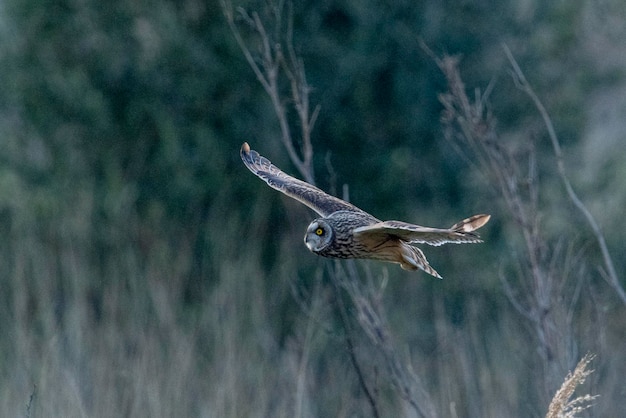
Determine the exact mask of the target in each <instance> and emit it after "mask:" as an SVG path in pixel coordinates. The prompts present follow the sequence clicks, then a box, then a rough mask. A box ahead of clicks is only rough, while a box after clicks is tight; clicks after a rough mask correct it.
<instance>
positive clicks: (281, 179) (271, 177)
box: [241, 142, 362, 216]
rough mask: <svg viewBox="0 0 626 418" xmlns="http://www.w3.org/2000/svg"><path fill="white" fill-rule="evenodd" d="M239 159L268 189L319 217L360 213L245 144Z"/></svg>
mask: <svg viewBox="0 0 626 418" xmlns="http://www.w3.org/2000/svg"><path fill="white" fill-rule="evenodd" d="M241 159H242V160H243V163H244V164H245V165H246V167H248V169H249V170H250V171H252V172H253V173H254V174H256V175H257V176H258V177H260V178H261V179H262V180H264V181H265V182H266V183H267V184H268V185H269V186H270V187H272V188H274V189H276V190H278V191H279V192H283V193H284V194H286V195H287V196H289V197H292V198H294V199H296V200H297V201H299V202H301V203H304V204H305V205H307V206H308V207H310V208H311V209H313V210H314V211H315V212H317V213H319V214H320V215H321V216H328V215H330V214H331V213H333V212H337V211H340V210H349V211H353V212H362V210H361V209H359V208H357V207H356V206H354V205H351V204H350V203H348V202H346V201H343V200H341V199H338V198H336V197H334V196H331V195H329V194H327V193H324V192H323V191H322V190H320V189H318V188H317V187H315V186H313V185H311V184H309V183H307V182H305V181H302V180H298V179H297V178H295V177H291V176H290V175H288V174H285V173H284V172H283V171H282V170H281V169H280V168H278V167H276V166H275V165H274V164H272V162H271V161H270V160H268V159H267V158H265V157H263V156H262V155H259V153H258V152H256V151H254V150H251V149H250V146H249V145H248V143H247V142H244V143H243V145H242V146H241Z"/></svg>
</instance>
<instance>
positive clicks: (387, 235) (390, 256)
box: [241, 142, 491, 278]
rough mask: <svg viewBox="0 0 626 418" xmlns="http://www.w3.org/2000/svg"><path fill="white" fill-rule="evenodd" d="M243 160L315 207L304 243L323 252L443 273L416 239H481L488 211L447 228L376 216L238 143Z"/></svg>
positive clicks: (277, 186)
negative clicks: (328, 192)
mask: <svg viewBox="0 0 626 418" xmlns="http://www.w3.org/2000/svg"><path fill="white" fill-rule="evenodd" d="M241 159H242V160H243V163H244V164H245V165H246V167H248V169H249V170H250V171H252V172H253V173H254V174H256V175H257V176H258V177H260V178H261V179H262V180H263V181H265V182H266V183H267V184H268V185H269V186H270V187H272V188H274V189H276V190H278V191H280V192H282V193H284V194H286V195H287V196H289V197H292V198H294V199H296V200H298V201H299V202H301V203H303V204H305V205H306V206H308V207H309V208H311V209H313V210H314V211H315V212H317V213H318V214H319V215H320V216H321V217H320V218H317V219H314V220H313V221H312V222H311V223H310V224H309V227H308V228H307V230H306V234H305V235H304V243H305V244H306V246H307V248H308V249H309V250H310V251H311V252H313V253H315V254H317V255H321V256H323V257H330V258H359V259H371V260H379V261H386V262H391V263H398V264H400V267H402V268H403V269H405V270H410V271H416V270H418V269H421V270H423V271H425V272H426V273H428V274H430V275H432V276H434V277H437V278H441V276H440V275H439V273H437V272H436V271H435V269H433V268H432V267H431V266H430V264H428V261H427V260H426V257H425V256H424V253H423V252H422V250H420V249H419V248H417V247H415V244H428V245H434V246H439V245H442V244H446V243H454V244H463V243H474V242H482V241H481V240H480V237H479V236H478V234H477V233H476V232H475V231H476V230H477V229H478V228H480V227H482V226H483V225H485V224H486V223H487V222H488V221H489V218H490V217H491V216H490V215H474V216H472V217H469V218H467V219H464V220H462V221H461V222H458V223H456V224H454V225H452V226H451V227H450V228H449V229H439V228H428V227H425V226H419V225H414V224H410V223H406V222H401V221H380V220H379V219H376V218H375V217H373V216H372V215H370V214H369V213H367V212H365V211H363V210H361V209H359V208H357V207H356V206H354V205H352V204H351V203H348V202H346V201H344V200H341V199H338V198H336V197H334V196H331V195H329V194H327V193H324V192H323V191H322V190H320V189H318V188H317V187H315V186H313V185H311V184H309V183H307V182H304V181H302V180H298V179H296V178H294V177H291V176H290V175H288V174H285V173H284V172H283V171H282V170H280V169H279V168H278V167H276V166H275V165H274V164H272V163H271V161H270V160H268V159H267V158H265V157H263V156H261V155H259V153H258V152H256V151H254V150H251V149H250V146H249V145H248V143H247V142H244V144H243V145H242V147H241Z"/></svg>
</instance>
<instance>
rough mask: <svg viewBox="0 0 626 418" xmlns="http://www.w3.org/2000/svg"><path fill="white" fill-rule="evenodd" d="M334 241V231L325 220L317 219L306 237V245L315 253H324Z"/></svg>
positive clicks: (311, 224) (309, 228) (310, 225)
mask: <svg viewBox="0 0 626 418" xmlns="http://www.w3.org/2000/svg"><path fill="white" fill-rule="evenodd" d="M332 240H333V230H332V228H331V226H330V225H329V224H328V222H326V221H325V220H324V219H316V220H314V221H313V222H311V223H310V224H309V227H308V228H307V230H306V234H305V235H304V243H305V244H306V246H307V247H308V249H309V250H311V251H312V252H314V253H319V252H321V251H323V250H324V249H325V248H326V247H328V246H329V245H330V243H331V242H332Z"/></svg>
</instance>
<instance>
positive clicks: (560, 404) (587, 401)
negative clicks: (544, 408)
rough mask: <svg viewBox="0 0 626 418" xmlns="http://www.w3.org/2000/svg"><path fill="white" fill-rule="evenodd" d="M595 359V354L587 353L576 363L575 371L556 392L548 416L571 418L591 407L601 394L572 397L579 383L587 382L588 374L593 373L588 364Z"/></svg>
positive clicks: (550, 417)
mask: <svg viewBox="0 0 626 418" xmlns="http://www.w3.org/2000/svg"><path fill="white" fill-rule="evenodd" d="M593 359H594V355H592V354H587V355H585V356H584V357H583V358H582V359H581V360H580V361H579V362H578V364H577V365H576V368H575V369H574V371H573V372H570V373H568V374H567V376H566V377H565V380H564V381H563V384H562V385H561V387H560V388H559V390H557V392H556V393H555V394H554V397H553V398H552V402H550V406H549V407H548V413H547V414H546V418H571V417H575V416H576V414H578V413H580V412H582V411H584V410H585V409H588V408H591V407H592V406H593V404H592V403H591V401H593V400H594V399H596V398H597V397H598V396H599V395H589V394H587V395H583V396H578V397H576V398H574V399H571V400H570V398H571V397H572V395H574V391H575V390H576V388H577V387H578V386H579V385H582V384H583V383H584V382H585V379H586V378H587V376H589V375H590V374H591V373H593V370H589V369H587V366H588V365H589V363H590V362H591V360H593Z"/></svg>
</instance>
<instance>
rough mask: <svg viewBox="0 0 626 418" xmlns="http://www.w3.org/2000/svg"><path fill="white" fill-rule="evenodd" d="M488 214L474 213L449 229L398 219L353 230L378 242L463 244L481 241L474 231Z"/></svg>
mask: <svg viewBox="0 0 626 418" xmlns="http://www.w3.org/2000/svg"><path fill="white" fill-rule="evenodd" d="M489 218H491V216H490V215H474V216H472V217H470V218H467V219H463V220H462V221H461V222H458V223H456V224H454V225H452V226H451V227H450V228H449V229H439V228H428V227H425V226H419V225H414V224H409V223H406V222H400V221H385V222H379V223H375V224H373V225H368V226H362V227H359V228H356V229H355V230H354V235H355V237H358V238H359V239H360V240H365V241H367V240H372V242H380V241H381V240H384V239H385V238H397V239H400V240H401V241H405V242H408V243H410V244H428V245H434V246H439V245H443V244H446V243H453V244H464V243H473V242H482V241H481V239H480V237H479V236H478V234H477V233H476V232H474V231H476V230H477V229H478V228H480V227H481V226H483V225H485V224H486V223H487V222H488V221H489Z"/></svg>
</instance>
